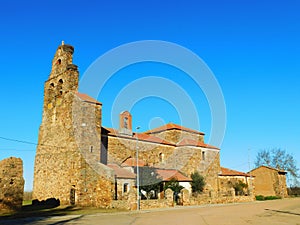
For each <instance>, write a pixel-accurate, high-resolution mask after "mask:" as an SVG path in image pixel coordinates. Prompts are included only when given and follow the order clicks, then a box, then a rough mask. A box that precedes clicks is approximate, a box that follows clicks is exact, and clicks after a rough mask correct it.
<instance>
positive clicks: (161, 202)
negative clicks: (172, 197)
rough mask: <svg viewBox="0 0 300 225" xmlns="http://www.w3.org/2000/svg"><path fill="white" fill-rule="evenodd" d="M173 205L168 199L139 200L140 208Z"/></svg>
mask: <svg viewBox="0 0 300 225" xmlns="http://www.w3.org/2000/svg"><path fill="white" fill-rule="evenodd" d="M172 206H174V204H173V201H172V202H170V201H168V199H149V200H142V201H141V209H155V208H169V207H172Z"/></svg>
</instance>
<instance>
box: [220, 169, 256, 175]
mask: <svg viewBox="0 0 300 225" xmlns="http://www.w3.org/2000/svg"><path fill="white" fill-rule="evenodd" d="M220 176H243V177H250V175H249V174H248V173H244V172H240V171H237V170H231V169H228V168H224V167H221V174H220Z"/></svg>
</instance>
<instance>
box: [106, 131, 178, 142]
mask: <svg viewBox="0 0 300 225" xmlns="http://www.w3.org/2000/svg"><path fill="white" fill-rule="evenodd" d="M104 129H106V130H107V131H108V135H111V136H118V137H120V138H127V139H134V140H136V139H137V140H138V141H147V142H154V143H158V144H159V143H160V144H166V145H173V146H174V144H172V143H170V142H168V141H166V140H164V139H161V138H159V137H155V136H152V135H148V134H145V133H133V135H132V136H130V135H124V134H120V133H119V132H118V130H116V129H113V128H106V127H105V128H104Z"/></svg>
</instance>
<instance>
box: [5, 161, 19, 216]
mask: <svg viewBox="0 0 300 225" xmlns="http://www.w3.org/2000/svg"><path fill="white" fill-rule="evenodd" d="M23 193H24V178H23V162H22V160H21V159H20V158H15V157H10V158H7V159H3V160H2V161H0V210H17V209H19V208H21V207H22V201H23Z"/></svg>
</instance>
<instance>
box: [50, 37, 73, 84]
mask: <svg viewBox="0 0 300 225" xmlns="http://www.w3.org/2000/svg"><path fill="white" fill-rule="evenodd" d="M73 53H74V47H73V46H71V45H67V44H65V43H64V41H62V44H61V45H60V46H59V47H58V48H57V50H56V53H55V55H54V58H53V60H52V70H51V73H50V77H49V78H54V77H57V76H59V75H60V74H61V73H63V72H65V71H66V70H67V69H69V68H70V67H76V68H73V69H76V70H77V66H75V65H73Z"/></svg>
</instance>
